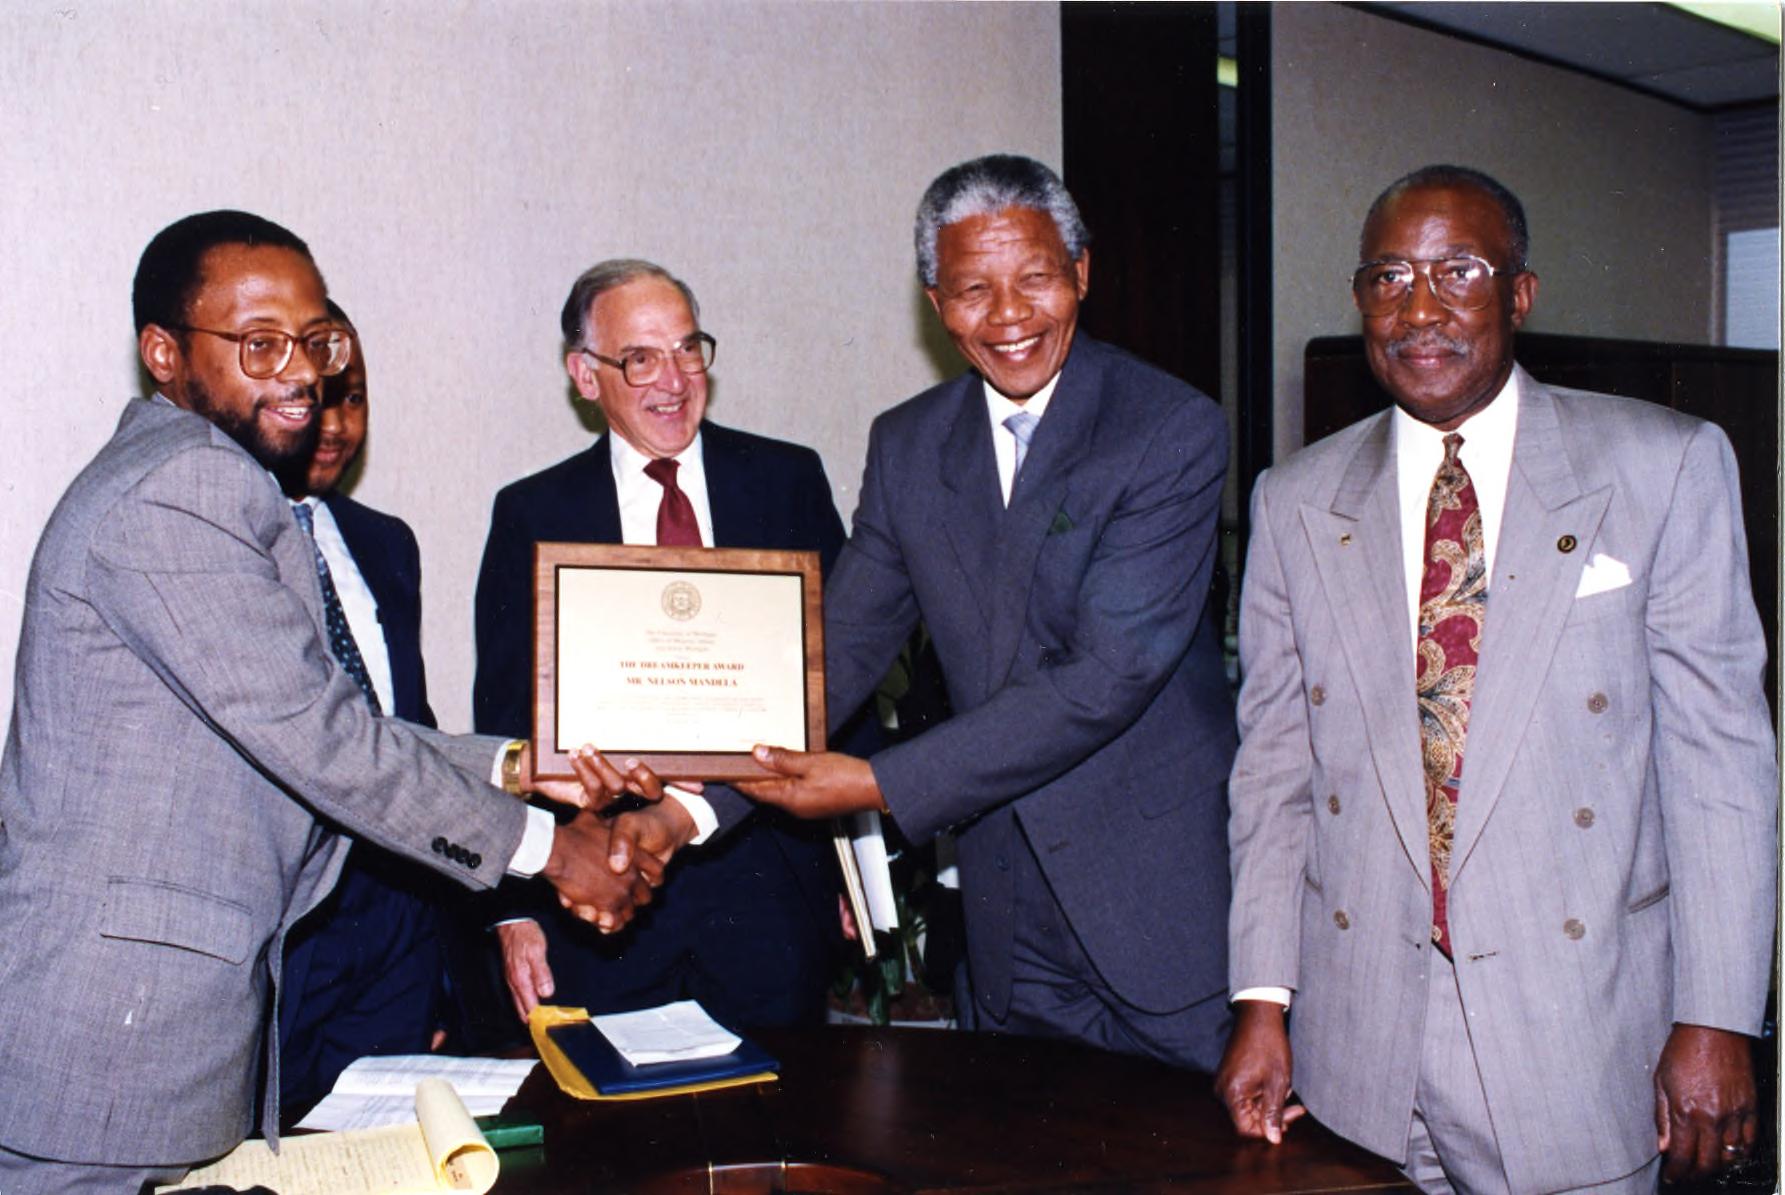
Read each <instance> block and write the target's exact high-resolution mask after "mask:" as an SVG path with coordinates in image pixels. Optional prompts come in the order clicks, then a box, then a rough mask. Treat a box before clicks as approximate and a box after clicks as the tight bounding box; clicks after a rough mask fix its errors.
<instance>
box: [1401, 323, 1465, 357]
mask: <svg viewBox="0 0 1785 1195" xmlns="http://www.w3.org/2000/svg"><path fill="white" fill-rule="evenodd" d="M1431 349H1444V350H1445V351H1447V352H1452V353H1455V354H1456V355H1457V356H1459V357H1467V356H1468V355H1469V342H1468V341H1466V340H1463V339H1461V338H1459V337H1456V336H1448V335H1446V334H1445V333H1443V332H1440V331H1439V330H1438V329H1436V328H1427V329H1426V330H1425V331H1423V332H1414V333H1411V334H1409V335H1406V336H1403V337H1401V338H1400V339H1399V340H1391V341H1389V342H1388V343H1387V344H1386V345H1384V346H1383V350H1384V351H1385V352H1387V353H1388V355H1389V356H1391V357H1404V356H1406V355H1407V354H1408V353H1425V352H1427V351H1429V350H1431Z"/></svg>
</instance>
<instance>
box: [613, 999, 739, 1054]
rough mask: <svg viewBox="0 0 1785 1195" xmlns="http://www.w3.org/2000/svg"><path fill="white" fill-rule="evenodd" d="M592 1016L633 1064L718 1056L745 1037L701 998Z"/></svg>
mask: <svg viewBox="0 0 1785 1195" xmlns="http://www.w3.org/2000/svg"><path fill="white" fill-rule="evenodd" d="M589 1019H590V1020H592V1021H593V1022H594V1023H595V1028H597V1029H599V1030H601V1035H602V1036H603V1037H605V1038H607V1040H608V1042H609V1043H610V1044H612V1046H613V1047H614V1049H616V1050H618V1051H619V1052H620V1056H621V1057H622V1058H624V1059H625V1060H626V1061H627V1062H630V1063H631V1064H632V1065H633V1066H647V1065H649V1064H651V1063H654V1062H691V1061H693V1060H695V1059H698V1058H718V1057H720V1056H721V1055H724V1054H729V1053H731V1052H732V1051H733V1050H735V1049H737V1048H738V1045H739V1043H740V1042H742V1041H743V1038H741V1037H739V1036H738V1035H737V1034H735V1033H733V1032H731V1031H730V1030H728V1029H726V1028H725V1027H724V1026H722V1025H720V1024H719V1022H717V1021H715V1020H714V1019H713V1018H712V1017H710V1016H708V1015H707V1010H706V1009H704V1008H702V1007H701V1006H700V1002H699V1001H698V1000H678V1001H676V1002H675V1003H674V1004H665V1005H663V1006H661V1007H659V1008H646V1009H642V1010H640V1011H638V1012H617V1013H610V1014H608V1015H606V1016H599V1017H591V1018H589Z"/></svg>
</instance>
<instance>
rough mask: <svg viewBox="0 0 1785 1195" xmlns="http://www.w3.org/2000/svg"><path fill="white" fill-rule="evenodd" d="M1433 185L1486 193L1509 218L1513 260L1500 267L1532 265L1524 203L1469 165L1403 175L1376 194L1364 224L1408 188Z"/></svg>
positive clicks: (1360, 241)
mask: <svg viewBox="0 0 1785 1195" xmlns="http://www.w3.org/2000/svg"><path fill="white" fill-rule="evenodd" d="M1434 187H1467V188H1469V189H1471V190H1475V191H1479V192H1480V193H1481V194H1483V195H1485V196H1487V198H1488V199H1489V200H1491V201H1492V202H1493V204H1494V206H1495V207H1497V208H1499V209H1500V215H1501V217H1502V218H1504V219H1505V221H1506V238H1507V242H1508V243H1507V246H1506V249H1507V252H1509V253H1510V254H1512V260H1511V261H1509V262H1507V263H1506V265H1505V266H1503V267H1501V268H1502V269H1505V270H1507V271H1508V272H1510V273H1514V274H1518V273H1523V272H1524V271H1525V269H1526V267H1528V266H1529V265H1530V264H1531V262H1530V254H1531V233H1530V230H1529V229H1528V228H1527V227H1526V225H1525V205H1524V204H1522V203H1520V202H1519V201H1518V196H1517V195H1514V194H1513V193H1512V192H1511V191H1510V190H1508V189H1507V188H1506V186H1505V184H1503V183H1501V182H1500V180H1499V179H1497V178H1494V177H1493V176H1492V175H1488V174H1484V173H1482V172H1481V171H1479V170H1476V169H1474V168H1473V167H1470V166H1452V165H1449V164H1448V163H1442V162H1440V163H1434V164H1433V165H1430V166H1421V167H1420V168H1419V169H1418V170H1415V171H1413V172H1412V173H1411V174H1403V175H1402V176H1401V177H1400V178H1397V179H1396V180H1395V181H1394V182H1392V183H1390V184H1388V186H1387V188H1385V189H1384V190H1383V192H1382V194H1380V195H1378V196H1376V202H1375V203H1372V204H1371V205H1370V210H1369V211H1368V212H1367V213H1365V215H1364V227H1365V228H1366V229H1367V228H1368V227H1369V226H1370V221H1372V220H1374V219H1375V218H1376V215H1377V213H1378V212H1380V211H1381V210H1382V209H1383V207H1385V206H1386V205H1387V204H1388V201H1389V200H1391V199H1393V198H1395V197H1396V196H1398V195H1401V194H1404V193H1405V192H1407V191H1423V190H1428V189H1430V188H1434ZM1363 256H1364V253H1363V239H1362V237H1361V236H1360V237H1359V239H1358V248H1357V257H1358V260H1359V261H1362V260H1363Z"/></svg>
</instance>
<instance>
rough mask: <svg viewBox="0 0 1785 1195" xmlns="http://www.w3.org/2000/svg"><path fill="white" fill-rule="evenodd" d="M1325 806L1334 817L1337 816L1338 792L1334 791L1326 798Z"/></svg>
mask: <svg viewBox="0 0 1785 1195" xmlns="http://www.w3.org/2000/svg"><path fill="white" fill-rule="evenodd" d="M1326 807H1327V809H1328V810H1329V811H1330V812H1331V813H1332V815H1333V816H1334V817H1338V816H1339V794H1338V793H1334V794H1333V795H1332V796H1330V797H1328V798H1327V799H1326Z"/></svg>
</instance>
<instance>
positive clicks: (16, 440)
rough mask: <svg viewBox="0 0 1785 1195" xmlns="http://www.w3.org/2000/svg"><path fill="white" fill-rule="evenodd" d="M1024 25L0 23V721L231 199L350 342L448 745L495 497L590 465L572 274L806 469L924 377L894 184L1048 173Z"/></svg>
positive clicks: (35, 5) (152, 8)
mask: <svg viewBox="0 0 1785 1195" xmlns="http://www.w3.org/2000/svg"><path fill="white" fill-rule="evenodd" d="M1059 54H1060V47H1059V20H1058V13H1057V10H1056V8H1055V7H1054V6H1053V5H1051V4H1024V5H1002V4H971V5H967V4H906V3H867V4H845V3H761V2H748V3H741V2H735V0H733V2H720V0H710V2H707V3H680V4H670V3H625V4H619V3H615V4H592V3H586V2H583V0H532V2H528V0H500V2H498V0H464V2H460V3H453V4H437V3H430V2H426V0H385V2H379V3H372V2H367V3H339V2H327V3H323V2H315V0H311V2H302V0H299V2H297V3H286V4H280V5H272V4H252V5H233V4H225V3H223V2H222V0H205V2H201V3H194V2H191V0H142V2H137V3H123V2H115V3H110V2H101V3H87V4H78V5H72V4H68V3H64V2H62V0H53V2H48V3H46V2H41V0H12V2H10V3H8V4H6V5H4V6H0V79H4V80H5V81H6V83H5V91H6V98H5V99H4V100H3V101H0V178H3V179H4V182H3V183H0V196H3V197H4V198H3V200H0V246H4V249H3V250H0V339H3V340H4V343H6V344H8V345H10V346H11V348H12V354H13V360H14V361H15V363H18V364H21V365H22V366H23V368H22V369H21V371H20V373H19V374H18V375H16V376H15V378H14V380H13V383H12V385H11V386H10V388H9V389H10V393H9V395H8V397H7V403H6V412H5V416H4V420H5V422H4V428H5V434H4V435H0V495H3V498H0V501H3V503H4V506H3V507H0V509H3V511H4V514H3V517H0V669H3V672H0V677H3V678H4V679H3V680H0V708H10V704H11V702H10V696H11V677H12V667H11V662H12V657H13V651H14V647H15V644H16V638H17V633H18V623H19V616H20V598H21V594H22V592H23V590H24V585H25V575H26V570H27V566H28V562H29V558H30V553H31V550H32V547H33V546H34V544H35V543H36V539H37V535H38V532H39V530H40V528H41V527H42V524H43V522H44V520H45V518H47V516H48V514H49V511H50V509H51V506H52V505H53V503H54V502H55V500H56V498H57V496H58V495H59V494H60V493H61V492H62V490H63V488H64V487H65V486H66V484H67V483H68V481H69V479H70V478H71V477H72V476H73V475H74V473H75V472H76V471H77V470H78V469H79V468H80V467H81V465H82V464H83V463H85V461H86V460H87V459H88V458H89V457H90V456H91V455H92V453H93V452H94V451H95V449H97V448H98V446H99V445H100V444H101V443H103V441H104V440H105V438H106V436H107V435H108V434H109V433H110V431H111V428H112V426H113V424H114V423H115V421H116V419H117V416H118V412H119V410H120V409H121V407H122V405H123V402H124V399H125V398H126V397H127V396H128V395H131V394H134V393H139V392H140V385H139V381H138V374H137V369H136V364H135V357H134V341H133V338H132V335H131V324H130V310H129V284H130V276H131V272H132V271H133V269H134V267H135V264H136V258H137V255H138V254H139V253H140V252H141V250H142V247H143V245H144V243H145V242H146V241H147V240H148V238H149V237H150V236H152V235H153V234H154V233H155V231H156V230H157V229H159V228H161V227H162V226H164V225H165V224H167V223H169V222H170V221H172V220H174V219H177V218H179V217H180V216H183V215H185V214H187V213H189V212H193V211H198V210H203V209H206V208H213V207H243V208H247V209H249V210H251V211H256V212H259V213H261V214H263V215H266V216H269V217H271V218H273V219H275V220H278V221H280V222H281V223H284V224H286V225H288V226H289V227H291V228H292V229H293V230H294V231H296V232H298V233H299V235H301V236H304V237H305V238H306V239H308V240H309V242H310V245H311V248H312V249H313V250H314V251H315V253H316V256H317V259H318V261H319V262H320V264H321V265H322V267H323V270H324V272H325V274H326V276H327V278H328V280H329V283H330V286H331V290H332V292H333V293H334V294H335V296H336V297H337V298H338V299H339V300H340V301H341V302H342V304H343V305H344V306H346V307H347V309H348V310H349V311H350V312H351V313H352V314H353V316H354V318H355V320H356V322H357V323H358V325H359V327H360V330H361V333H362V335H363V337H364V340H365V343H366V350H367V351H366V357H367V362H368V365H369V372H370V381H371V392H372V396H373V407H374V410H373V415H372V438H371V445H370V447H369V450H368V456H367V461H366V468H365V470H364V473H363V478H362V480H361V483H360V484H359V486H358V488H357V489H356V491H355V493H356V496H358V497H360V498H361V499H363V500H365V501H368V502H370V503H372V504H373V505H376V506H380V507H383V508H385V509H388V510H391V511H393V512H394V513H397V514H400V515H402V516H403V517H405V518H407V519H408V520H409V521H410V522H411V523H412V524H413V525H414V527H415V529H416V533H417V535H418V536H419V538H420V540H421V547H422V557H423V561H424V567H425V569H426V587H425V595H426V608H427V623H426V627H425V642H426V647H427V657H428V666H429V671H430V673H431V680H432V686H431V687H432V691H433V699H434V706H435V709H436V710H437V712H438V713H439V714H440V716H441V720H442V723H443V725H445V726H447V727H448V728H452V729H459V728H464V727H466V726H468V724H469V721H470V718H469V709H470V685H471V672H472V666H473V651H472V646H471V594H472V587H473V584H474V581H475V578H476V570H477V563H478V559H479V556H480V554H481V551H482V547H483V539H484V534H485V530H486V527H487V519H488V513H489V503H490V499H491V497H492V496H493V495H494V493H495V491H496V489H497V488H498V487H499V486H501V485H502V484H504V483H505V482H507V481H510V480H513V479H514V478H516V477H519V476H521V475H523V474H526V473H529V472H532V471H534V470H536V469H539V468H542V467H544V466H545V465H547V464H550V463H551V462H553V461H556V460H558V459H560V458H562V457H564V456H566V455H569V454H570V453H571V452H573V451H576V450H579V449H580V448H582V447H584V446H585V445H586V444H587V442H588V439H589V433H588V431H587V430H586V429H585V427H584V425H583V423H582V422H580V421H579V418H578V415H577V413H576V412H575V411H574V410H573V409H572V406H571V403H570V401H569V393H570V392H569V390H568V387H567V384H566V382H565V379H564V375H563V372H562V370H561V367H560V363H559V360H558V358H557V348H558V334H557V316H558V309H559V307H560V305H561V304H562V302H563V297H564V293H565V291H566V290H567V289H568V287H569V284H570V281H571V280H572V279H573V278H574V277H575V276H576V274H577V273H578V272H579V271H580V270H581V269H582V268H583V267H585V266H587V265H588V264H590V263H591V262H593V261H595V260H597V259H599V258H602V257H607V256H612V255H616V254H628V255H642V256H647V257H651V258H655V259H657V260H659V261H661V262H663V263H664V264H665V265H668V266H669V267H670V268H672V269H674V270H676V271H678V272H679V273H681V274H682V275H683V276H684V277H685V278H686V279H687V280H688V281H689V282H690V283H691V284H692V285H693V286H694V287H695V289H696V291H697V292H698V294H699V296H700V299H701V305H702V311H703V317H704V318H703V323H704V324H705V326H706V327H707V328H708V330H710V331H712V332H713V333H714V334H715V335H716V336H717V337H718V339H719V344H720V348H719V358H718V363H717V366H716V367H715V371H714V379H715V380H714V414H715V416H716V417H717V418H718V419H719V420H721V421H723V422H726V423H730V424H733V425H735V426H739V427H745V428H749V429H751V430H755V431H761V432H766V433H769V434H774V435H780V436H784V437H788V438H792V439H798V440H801V441H804V442H806V443H809V444H811V445H813V446H814V447H816V448H818V449H819V451H820V452H821V453H823V455H824V458H825V464H826V466H827V468H828V469H829V471H830V475H831V480H832V484H833V485H834V486H835V488H836V491H837V500H838V504H839V507H840V508H841V510H842V512H843V515H844V517H845V519H847V518H848V516H849V515H850V513H851V511H852V510H853V507H854V497H853V494H854V489H855V486H856V483H857V481H858V480H859V477H860V471H861V462H862V456H863V451H864V448H865V444H866V437H867V424H868V421H869V419H870V417H871V416H872V415H873V414H874V413H875V412H876V411H878V410H880V409H882V408H884V407H886V406H888V405H890V404H891V403H893V402H895V401H896V400H898V399H900V398H902V397H904V396H906V395H908V394H911V393H913V392H914V391H916V390H917V389H919V388H921V387H923V386H925V385H928V384H929V383H930V382H932V381H934V380H935V379H936V378H937V377H938V376H940V374H941V371H943V370H946V371H947V372H953V370H954V369H955V368H956V366H955V364H954V362H953V360H952V359H951V358H949V357H948V356H947V355H946V354H938V353H936V352H935V351H934V346H935V344H936V341H935V336H934V332H933V330H932V329H931V328H930V327H929V325H928V324H926V322H925V320H926V319H927V318H929V317H928V314H927V310H925V309H923V308H920V303H921V298H920V296H919V293H918V291H917V289H916V285H915V282H914V279H913V266H912V257H911V242H910V223H911V216H912V211H913V208H914V207H915V205H916V202H917V197H918V195H919V193H920V192H921V190H922V188H923V186H924V184H925V183H926V182H928V180H929V179H930V178H932V177H933V176H934V175H935V174H936V173H937V172H938V171H940V170H941V169H943V168H944V167H946V166H948V165H950V164H952V163H953V162H955V161H958V160H960V159H962V158H966V157H969V156H972V155H975V154H978V153H983V152H987V151H990V150H994V149H1009V150H1015V151H1018V152H1024V153H1030V154H1034V155H1036V156H1038V157H1041V158H1042V159H1044V160H1047V161H1049V162H1052V163H1055V164H1056V165H1057V164H1058V162H1059V158H1060V88H1059Z"/></svg>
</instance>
